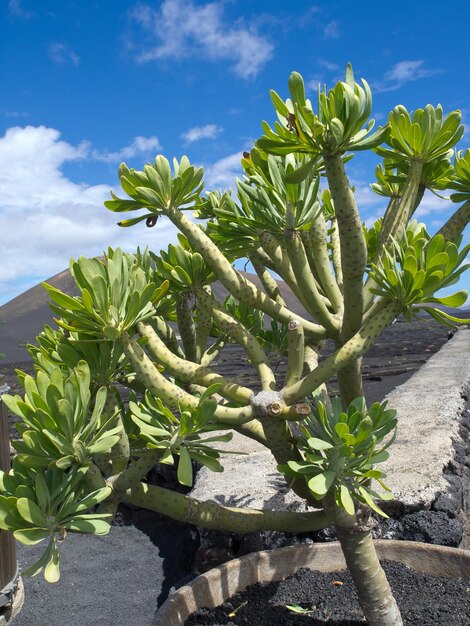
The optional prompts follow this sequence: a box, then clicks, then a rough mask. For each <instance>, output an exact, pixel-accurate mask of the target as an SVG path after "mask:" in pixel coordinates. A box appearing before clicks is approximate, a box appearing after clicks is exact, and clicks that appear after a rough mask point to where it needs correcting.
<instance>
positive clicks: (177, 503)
mask: <svg viewBox="0 0 470 626" xmlns="http://www.w3.org/2000/svg"><path fill="white" fill-rule="evenodd" d="M122 502H124V503H126V504H133V505H134V506H138V507H142V508H145V509H148V510H150V511H156V512H157V513H162V514H164V515H168V516H169V517H171V518H173V519H176V520H178V521H181V522H186V523H188V524H194V525H195V526H200V527H202V528H215V529H217V530H225V531H229V532H235V533H243V534H245V533H253V532H259V531H261V530H271V531H279V532H288V533H302V532H309V531H314V530H320V529H322V528H325V526H326V524H327V521H326V515H325V514H324V513H323V511H312V512H308V513H295V512H292V511H267V510H258V509H247V508H243V509H238V508H235V507H228V506H222V505H220V504H215V503H214V502H204V501H201V500H196V499H195V498H191V497H189V496H185V495H183V494H181V493H177V492H175V491H169V490H168V489H163V488H162V487H156V486H154V485H148V484H144V483H140V484H139V485H137V486H135V487H133V488H132V489H130V490H129V491H128V492H127V493H126V494H125V495H124V496H123V497H122Z"/></svg>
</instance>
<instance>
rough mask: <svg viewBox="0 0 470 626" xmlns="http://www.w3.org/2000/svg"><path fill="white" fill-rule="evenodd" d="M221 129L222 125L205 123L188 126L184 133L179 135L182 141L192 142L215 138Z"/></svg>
mask: <svg viewBox="0 0 470 626" xmlns="http://www.w3.org/2000/svg"><path fill="white" fill-rule="evenodd" d="M222 131H223V128H222V126H218V125H217V124H206V125H205V126H194V128H190V129H189V130H187V131H186V132H185V133H182V135H181V137H182V139H184V141H187V142H188V143H193V142H194V141H199V140H200V139H215V138H216V137H217V135H218V134H220V133H221V132H222Z"/></svg>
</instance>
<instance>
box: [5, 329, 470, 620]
mask: <svg viewBox="0 0 470 626" xmlns="http://www.w3.org/2000/svg"><path fill="white" fill-rule="evenodd" d="M447 339H448V329H446V328H444V327H442V326H439V325H438V324H436V323H435V322H434V321H426V322H417V321H415V322H411V323H408V322H404V321H401V320H399V321H398V322H397V323H396V324H394V325H393V326H391V327H390V328H388V329H386V330H385V332H384V333H383V335H382V337H380V339H379V341H378V343H377V345H376V346H374V347H373V348H372V349H371V350H370V352H369V353H368V354H367V355H366V356H365V358H364V362H363V372H364V387H365V394H366V397H367V401H368V403H369V404H370V403H372V402H374V401H376V400H379V399H383V397H384V396H385V395H386V394H387V393H389V392H390V391H391V390H393V389H394V388H395V387H396V386H397V385H400V384H402V383H403V382H405V381H406V380H407V379H408V378H409V377H410V376H411V375H412V374H413V373H414V372H415V371H417V370H418V369H419V368H420V367H421V365H422V364H423V363H424V362H425V361H426V360H427V359H428V358H429V357H430V356H431V355H432V354H433V353H435V352H437V351H438V350H439V348H440V347H441V346H442V345H443V344H444V343H445V342H446V341H447ZM329 351H331V347H330V350H329ZM214 365H215V367H214V369H216V370H218V371H219V372H221V373H223V374H224V375H226V376H229V377H233V378H235V379H237V380H240V382H242V383H243V384H245V385H247V386H252V387H253V388H254V389H255V388H256V373H255V372H254V370H253V369H252V368H251V367H250V366H248V365H246V361H245V358H244V355H243V354H242V351H241V350H240V349H237V348H236V347H235V346H228V349H227V350H224V351H223V353H222V354H221V355H220V357H219V358H218V362H217V363H216V364H214ZM275 366H277V375H278V378H279V381H280V383H281V384H282V380H283V377H284V372H285V367H286V363H285V361H284V360H283V359H282V358H281V359H277V357H275V356H274V357H273V367H275ZM15 368H19V369H21V370H23V371H26V372H28V373H31V374H33V370H34V368H33V363H32V361H27V362H25V361H22V362H16V363H13V362H5V361H3V362H2V361H0V375H2V374H3V375H4V376H5V377H4V379H3V381H0V386H1V385H2V384H4V383H6V384H7V385H8V386H9V387H10V392H9V393H11V394H15V393H22V389H21V387H20V386H19V384H18V382H17V380H16V376H15ZM331 390H332V391H333V392H334V391H335V382H334V381H333V383H332V388H331ZM14 422H15V418H14V417H13V416H12V415H9V424H10V435H11V436H12V437H15V436H17V433H16V429H15V427H14ZM164 479H165V480H164V483H165V484H163V485H162V486H166V487H169V488H174V487H175V484H173V483H174V481H173V483H172V482H171V476H170V477H168V476H166V475H165V477H164ZM156 482H158V483H159V481H158V480H156ZM170 483H171V484H170ZM430 513H434V512H433V511H431V512H430ZM123 514H124V518H125V519H124V520H122V519H121V521H120V520H116V522H117V523H116V525H114V526H113V528H112V530H111V533H110V534H109V535H108V536H107V537H92V536H81V535H80V536H75V537H71V538H70V539H69V540H67V541H66V542H64V546H63V547H62V549H61V552H62V557H63V558H62V559H61V566H62V567H61V569H62V579H61V581H60V583H58V584H57V585H48V584H46V583H45V582H44V581H43V580H42V579H41V577H40V576H38V577H36V578H33V579H29V578H28V579H26V580H25V586H26V598H27V599H26V604H25V607H24V609H23V611H22V613H21V614H20V616H19V618H18V626H58V625H59V624H64V625H66V626H81V625H82V624H87V626H108V625H109V626H111V625H112V626H148V624H150V623H151V620H152V616H153V613H154V611H155V610H156V608H157V607H158V606H160V605H161V603H162V602H163V601H164V600H165V599H166V597H167V594H168V591H169V589H170V587H171V586H172V585H176V586H178V582H177V581H178V580H179V581H180V582H179V584H181V583H182V580H181V579H182V578H184V577H187V578H188V577H191V569H193V568H194V562H193V558H194V552H195V550H196V549H197V547H198V544H199V535H198V533H197V532H196V531H195V529H194V528H193V527H190V526H188V525H184V524H178V523H176V522H173V521H171V520H169V519H167V518H165V517H164V516H156V514H153V513H151V512H148V511H143V510H132V511H128V512H127V514H126V512H125V511H124V510H123ZM157 517H158V519H156V518H157ZM447 517H448V516H447V514H446V518H447ZM449 519H450V518H449ZM392 521H394V520H392ZM451 521H452V522H453V521H454V520H453V519H451ZM446 532H447V531H446ZM468 534H469V535H470V533H468ZM392 535H393V534H392ZM393 536H394V535H393ZM425 541H430V542H431V543H432V542H433V541H432V540H431V539H429V538H425ZM280 545H284V544H280ZM453 545H454V544H453ZM461 545H462V547H468V546H469V545H470V540H469V542H468V544H466V543H465V536H464V541H463V542H462V544H461ZM262 547H263V546H262ZM42 549H43V546H42V544H41V545H39V546H33V547H30V546H27V547H26V546H23V545H22V544H19V545H18V559H19V562H20V565H21V566H22V567H26V566H28V565H29V564H31V563H32V562H33V561H34V560H35V559H37V558H38V556H39V555H40V553H41V551H42ZM255 549H261V548H258V546H256V548H255ZM249 551H252V550H249ZM345 575H346V574H341V576H345ZM334 578H335V579H337V580H340V578H339V575H335V577H334ZM428 578H429V577H426V580H425V581H424V582H421V583H417V582H414V583H412V586H413V588H415V587H417V586H425V587H426V590H427V587H428V582H427V581H428ZM341 580H343V578H341ZM344 580H346V579H344ZM399 583H400V584H401V583H403V580H402V576H400V577H399ZM284 584H285V583H282V585H284ZM294 584H295V586H297V582H295V583H294ZM441 584H442V583H441ZM276 585H277V586H276V588H275V589H274V588H273V589H271V590H270V591H269V590H268V591H267V592H265V591H263V593H266V594H267V595H268V598H269V597H274V596H276V597H277V594H278V593H280V591H276V589H280V588H281V587H280V585H281V583H277V584H276ZM467 585H468V584H467ZM305 586H310V583H306V585H305ZM324 586H325V588H326V589H328V591H329V592H331V593H332V594H334V595H333V596H332V600H331V602H332V603H334V604H332V606H333V608H334V607H336V606H337V600H338V598H340V597H341V598H343V596H346V593H345V592H347V591H349V590H351V587H352V585H351V583H349V584H348V583H345V584H344V585H340V586H334V585H331V582H326V583H324ZM439 589H440V591H439ZM463 591H465V593H463V592H462V591H461V593H460V596H461V599H463V600H464V601H466V604H465V606H464V607H463V608H462V607H460V608H459V609H457V610H456V609H455V606H456V599H455V598H454V594H455V591H453V590H446V591H445V592H444V591H443V587H442V586H441V587H438V605H439V606H440V609H442V608H443V606H444V599H445V598H446V597H447V596H450V598H451V601H450V602H451V606H452V607H454V608H453V611H454V616H457V617H451V618H449V615H442V616H437V615H434V614H433V613H431V610H430V609H429V606H427V605H426V606H427V609H428V610H427V613H426V616H425V619H428V621H425V620H424V619H423V620H421V618H416V619H417V621H408V622H405V623H407V624H422V625H423V626H426V624H432V625H433V626H463V625H465V626H470V617H469V614H468V612H469V604H468V603H469V600H470V593H467V592H466V586H465V584H464V587H463ZM395 592H396V594H397V595H399V594H400V592H399V590H396V591H395ZM340 594H341V595H340ZM319 595H320V594H318V595H317V598H316V599H314V600H313V604H315V605H316V606H317V609H318V611H321V610H324V611H326V612H327V613H328V611H331V610H332V609H328V605H327V604H326V601H327V600H326V594H325V593H323V592H321V600H319V599H318V597H319ZM403 595H405V597H406V596H407V595H408V592H407V591H405V592H403ZM289 601H290V602H297V603H299V604H302V606H305V607H308V608H311V607H310V605H307V604H304V603H305V602H312V601H311V600H306V599H304V598H303V597H300V598H297V599H296V598H294V597H292V598H291V599H290V600H287V599H286V600H282V599H281V600H280V601H279V602H278V606H277V608H276V607H273V609H272V610H273V611H274V613H272V614H268V613H266V612H265V609H256V613H257V616H255V617H251V618H250V620H251V621H250V620H249V621H244V622H240V621H237V620H239V619H240V618H241V617H242V616H243V615H244V613H243V610H244V609H245V607H243V609H240V610H239V611H238V612H237V613H236V618H233V619H230V620H227V614H228V613H230V612H231V611H232V610H234V609H235V608H237V607H238V606H240V604H241V603H242V602H243V600H242V601H241V602H239V603H238V604H237V603H236V602H235V604H234V606H233V607H232V608H230V609H229V610H228V611H227V610H226V611H225V612H224V613H223V614H222V616H219V617H217V618H216V619H217V620H220V621H202V622H199V624H232V625H235V624H250V625H251V624H252V625H253V626H256V624H269V626H282V624H289V623H291V624H305V625H306V626H308V625H309V624H310V625H312V624H321V623H324V621H325V619H324V617H323V618H322V616H321V612H318V611H317V613H315V614H314V616H313V617H312V616H311V615H308V616H306V615H304V616H295V615H294V614H290V613H288V611H287V609H285V608H283V606H284V604H285V603H287V602H289ZM427 602H429V605H431V602H432V600H431V599H430V598H429V599H428V601H427ZM97 606H99V611H96V607H97ZM412 608H413V609H414V608H415V605H414V602H412ZM357 611H359V608H358V605H357V602H356V614H355V615H354V616H353V618H351V614H350V615H349V617H348V618H347V619H346V620H345V619H343V621H340V622H336V623H337V624H338V623H339V624H341V626H348V625H351V626H352V625H353V624H364V622H363V621H362V622H361V621H360V619H361V618H360V615H361V613H358V612H357ZM281 616H282V617H281ZM287 617H293V618H294V619H297V621H291V622H287V621H282V620H283V619H284V618H287ZM255 619H258V620H259V619H262V621H255ZM320 619H323V622H322V621H318V620H320ZM351 619H355V620H356V621H351ZM410 619H411V618H410ZM458 619H460V620H461V621H458ZM224 620H225V621H224ZM357 620H359V621H357ZM462 620H463V621H462ZM189 623H193V622H188V624H189ZM196 623H197V622H194V624H196ZM334 623H335V622H330V624H334Z"/></svg>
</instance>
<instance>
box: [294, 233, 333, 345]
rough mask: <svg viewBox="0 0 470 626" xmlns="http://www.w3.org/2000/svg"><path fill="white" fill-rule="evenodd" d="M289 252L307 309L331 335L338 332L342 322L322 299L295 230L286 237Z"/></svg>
mask: <svg viewBox="0 0 470 626" xmlns="http://www.w3.org/2000/svg"><path fill="white" fill-rule="evenodd" d="M284 242H285V246H286V250H287V254H288V255H289V260H290V262H291V265H292V269H293V271H294V275H295V278H296V282H297V286H298V289H299V290H300V292H301V293H303V294H304V298H305V302H306V304H307V311H308V312H309V313H310V314H311V315H312V316H313V317H314V318H315V319H316V320H317V321H318V322H320V324H321V325H322V326H323V327H324V328H325V330H326V331H327V332H328V333H329V335H330V336H336V335H337V334H338V331H339V328H340V323H339V320H338V319H336V318H334V317H333V316H332V315H331V314H330V312H329V311H328V308H327V307H326V305H325V304H324V302H323V301H322V299H321V296H320V293H319V291H318V287H317V284H316V281H315V277H314V276H313V274H312V272H311V270H310V265H309V262H308V259H307V255H306V254H305V248H304V245H303V243H302V239H301V238H300V236H299V235H298V234H296V233H295V232H294V233H293V236H292V237H290V236H286V237H285V239H284Z"/></svg>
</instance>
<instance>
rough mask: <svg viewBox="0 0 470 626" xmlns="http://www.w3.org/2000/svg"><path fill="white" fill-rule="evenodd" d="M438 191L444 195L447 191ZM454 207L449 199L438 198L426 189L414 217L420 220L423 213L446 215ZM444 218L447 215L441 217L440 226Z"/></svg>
mask: <svg viewBox="0 0 470 626" xmlns="http://www.w3.org/2000/svg"><path fill="white" fill-rule="evenodd" d="M439 193H440V194H442V195H443V196H445V195H447V194H448V193H449V192H446V191H440V192H439ZM455 208H456V207H455V205H453V204H452V203H451V202H450V200H444V199H443V198H439V196H436V194H434V193H432V191H429V190H426V191H425V192H424V196H423V199H422V200H421V203H420V205H419V207H418V209H417V210H416V213H415V215H414V217H415V218H416V219H417V220H420V219H422V218H423V217H424V216H425V215H432V214H436V213H438V214H439V215H443V214H444V215H447V213H449V214H450V213H451V212H452V210H455ZM446 219H447V217H442V219H441V226H442V225H443V224H444V222H445V221H446Z"/></svg>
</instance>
